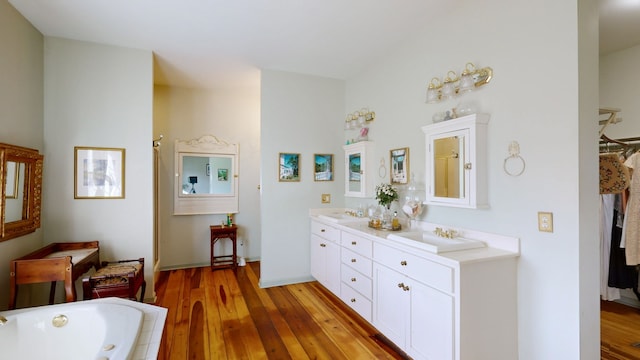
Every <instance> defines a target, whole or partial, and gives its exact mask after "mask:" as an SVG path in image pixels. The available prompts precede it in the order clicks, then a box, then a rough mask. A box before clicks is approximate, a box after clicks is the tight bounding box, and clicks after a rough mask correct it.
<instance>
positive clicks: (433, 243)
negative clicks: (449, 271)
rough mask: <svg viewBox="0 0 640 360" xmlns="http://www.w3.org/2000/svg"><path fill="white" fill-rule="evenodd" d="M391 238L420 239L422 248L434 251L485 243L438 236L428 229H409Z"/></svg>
mask: <svg viewBox="0 0 640 360" xmlns="http://www.w3.org/2000/svg"><path fill="white" fill-rule="evenodd" d="M387 239H389V240H398V241H403V242H406V241H418V242H420V244H421V246H420V247H422V248H424V249H425V250H427V251H430V252H433V253H442V252H447V251H458V250H468V249H476V248H481V247H484V246H485V244H484V243H483V242H482V241H479V240H472V239H467V238H463V237H455V238H453V239H449V238H445V237H440V236H436V235H434V234H433V233H431V232H428V231H408V232H401V233H395V234H389V235H387Z"/></svg>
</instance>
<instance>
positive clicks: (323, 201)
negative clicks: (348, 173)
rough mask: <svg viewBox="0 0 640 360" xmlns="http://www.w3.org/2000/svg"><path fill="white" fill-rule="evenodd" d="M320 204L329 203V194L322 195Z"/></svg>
mask: <svg viewBox="0 0 640 360" xmlns="http://www.w3.org/2000/svg"><path fill="white" fill-rule="evenodd" d="M322 203H323V204H329V203H331V194H322Z"/></svg>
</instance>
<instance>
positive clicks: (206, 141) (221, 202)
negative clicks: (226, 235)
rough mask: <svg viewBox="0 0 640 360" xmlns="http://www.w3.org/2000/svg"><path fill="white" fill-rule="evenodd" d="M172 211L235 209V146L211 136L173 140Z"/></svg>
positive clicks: (236, 151) (236, 164)
mask: <svg viewBox="0 0 640 360" xmlns="http://www.w3.org/2000/svg"><path fill="white" fill-rule="evenodd" d="M173 209H174V214H175V215H196V214H226V213H237V212H238V145H237V144H230V143H228V142H226V141H223V140H220V139H218V138H217V137H215V136H212V135H205V136H203V137H201V138H199V139H193V140H176V142H175V188H174V207H173Z"/></svg>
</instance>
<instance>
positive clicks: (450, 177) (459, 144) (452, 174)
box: [433, 136, 464, 199]
mask: <svg viewBox="0 0 640 360" xmlns="http://www.w3.org/2000/svg"><path fill="white" fill-rule="evenodd" d="M433 147H434V152H433V158H434V167H435V169H434V171H435V176H434V183H435V187H434V193H435V196H437V197H446V198H456V199H457V198H460V197H461V196H464V177H462V176H461V175H463V168H462V166H463V164H464V161H463V159H461V156H464V137H460V136H449V137H445V138H441V139H436V140H434V141H433ZM461 185H462V186H461Z"/></svg>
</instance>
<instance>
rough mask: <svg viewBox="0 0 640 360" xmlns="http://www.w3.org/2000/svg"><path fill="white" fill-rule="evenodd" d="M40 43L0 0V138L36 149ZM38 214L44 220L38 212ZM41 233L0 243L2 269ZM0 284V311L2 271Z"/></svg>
mask: <svg viewBox="0 0 640 360" xmlns="http://www.w3.org/2000/svg"><path fill="white" fill-rule="evenodd" d="M43 44H44V40H43V37H42V34H40V32H38V30H36V29H35V28H34V27H33V26H31V24H30V23H29V22H28V21H27V20H25V19H24V17H22V15H20V14H19V13H18V12H17V11H16V10H15V9H14V8H13V7H12V6H11V5H10V4H9V3H8V2H7V1H0V49H2V55H1V56H0V129H2V130H1V131H0V142H3V143H6V144H13V145H19V146H25V147H29V148H33V149H38V150H39V151H40V152H42V150H43V148H44V139H43V119H42V116H43V106H44V105H43V102H44V97H43V86H44V85H43V72H44V64H43V56H44V55H43ZM46 160H47V158H46V157H45V161H46ZM45 176H46V173H45ZM42 219H43V220H44V219H46V213H44V212H43V214H42ZM43 233H44V231H43V228H40V229H38V230H36V232H35V233H32V234H29V235H25V236H21V237H19V238H15V239H11V240H7V241H3V242H0V266H2V267H1V269H3V270H6V269H8V268H9V261H11V259H15V258H18V257H21V256H23V255H25V254H28V253H30V252H31V251H34V250H36V249H38V248H40V247H41V246H42V242H43ZM0 289H2V290H1V291H0V310H4V309H7V305H8V303H9V272H8V271H1V272H0ZM30 290H31V289H30V288H24V289H21V292H20V294H19V296H18V303H17V306H18V307H24V306H27V305H28V304H29V302H30V299H31V291H30Z"/></svg>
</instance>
